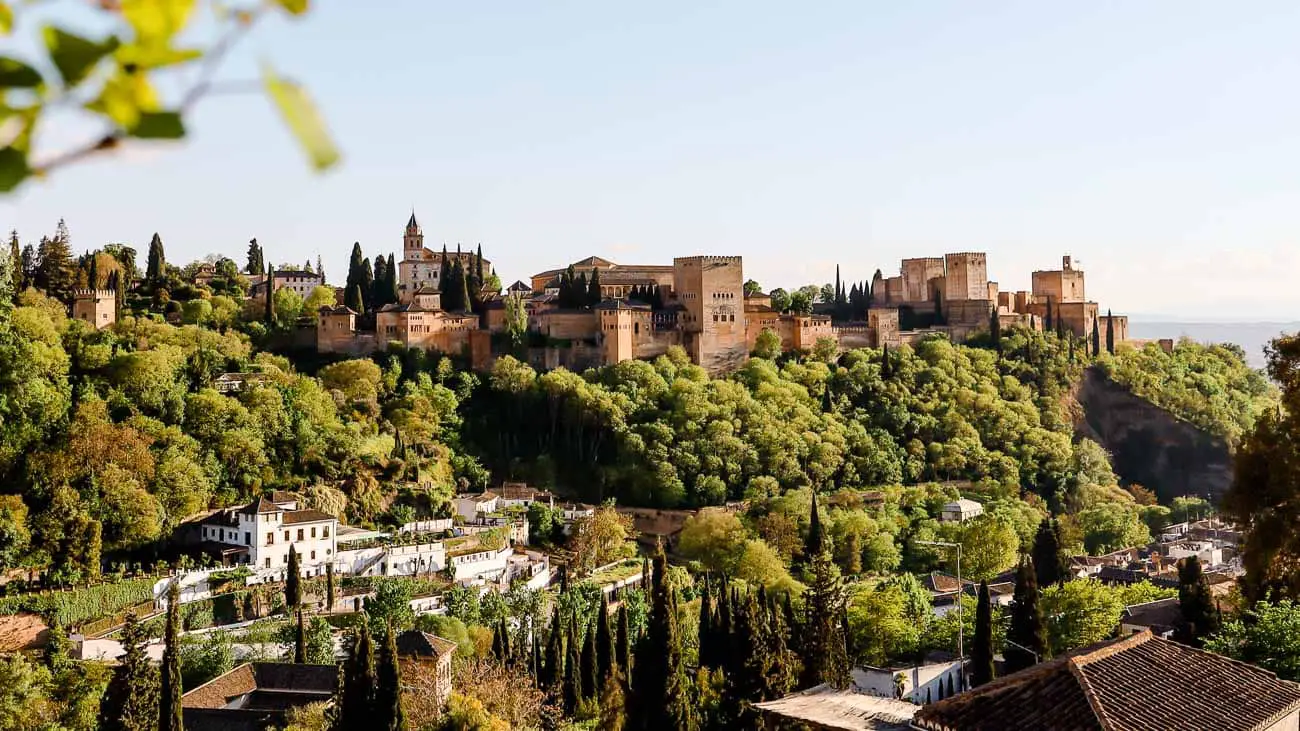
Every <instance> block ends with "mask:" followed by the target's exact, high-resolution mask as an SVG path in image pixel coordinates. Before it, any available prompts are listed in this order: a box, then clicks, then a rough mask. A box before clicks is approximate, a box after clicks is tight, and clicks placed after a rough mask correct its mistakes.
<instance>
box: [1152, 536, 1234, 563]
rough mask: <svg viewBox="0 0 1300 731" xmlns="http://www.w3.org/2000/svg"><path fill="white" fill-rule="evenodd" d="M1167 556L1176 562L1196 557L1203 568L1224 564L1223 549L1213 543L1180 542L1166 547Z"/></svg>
mask: <svg viewBox="0 0 1300 731" xmlns="http://www.w3.org/2000/svg"><path fill="white" fill-rule="evenodd" d="M1164 549H1165V555H1166V556H1168V557H1169V558H1172V559H1174V560H1175V561H1177V560H1181V559H1184V558H1187V557H1189V556H1195V557H1196V558H1197V559H1198V560H1199V561H1200V562H1201V565H1202V566H1218V565H1220V564H1222V563H1223V549H1222V548H1219V547H1218V546H1216V545H1214V543H1213V542H1211V541H1179V542H1177V543H1170V544H1168V545H1166V546H1164Z"/></svg>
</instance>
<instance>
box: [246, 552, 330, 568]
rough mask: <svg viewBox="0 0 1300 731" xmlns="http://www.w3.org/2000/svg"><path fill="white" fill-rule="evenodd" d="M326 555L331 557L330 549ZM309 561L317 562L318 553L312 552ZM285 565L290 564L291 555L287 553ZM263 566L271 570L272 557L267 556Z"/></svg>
mask: <svg viewBox="0 0 1300 731" xmlns="http://www.w3.org/2000/svg"><path fill="white" fill-rule="evenodd" d="M325 555H326V556H328V555H330V549H328V548H327V549H325ZM309 560H311V561H315V560H316V552H315V551H312V552H311V558H310V559H309ZM284 563H289V554H287V553H286V554H285V555H284ZM262 565H263V566H264V567H266V568H268V569H269V568H271V557H270V556H267V557H266V560H265V561H263V562H262Z"/></svg>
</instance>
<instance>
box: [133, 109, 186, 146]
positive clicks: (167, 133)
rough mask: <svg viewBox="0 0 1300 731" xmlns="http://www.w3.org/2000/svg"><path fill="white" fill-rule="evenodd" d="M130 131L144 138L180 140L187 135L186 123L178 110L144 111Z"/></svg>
mask: <svg viewBox="0 0 1300 731" xmlns="http://www.w3.org/2000/svg"><path fill="white" fill-rule="evenodd" d="M130 133H131V136H132V137H139V138H140V139H144V140H178V139H180V138H182V137H184V136H185V123H184V122H183V121H181V115H180V114H179V113H177V112H142V113H141V114H140V121H139V122H137V123H136V125H135V126H134V127H132V128H131V130H130Z"/></svg>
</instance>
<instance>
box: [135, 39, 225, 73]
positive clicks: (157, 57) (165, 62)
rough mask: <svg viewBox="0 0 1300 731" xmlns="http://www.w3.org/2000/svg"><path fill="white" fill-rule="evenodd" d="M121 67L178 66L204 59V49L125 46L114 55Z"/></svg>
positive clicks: (156, 67)
mask: <svg viewBox="0 0 1300 731" xmlns="http://www.w3.org/2000/svg"><path fill="white" fill-rule="evenodd" d="M113 57H114V58H116V59H117V62H118V64H119V65H122V66H135V67H136V68H139V69H145V70H147V69H158V68H162V67H164V66H178V65H180V64H183V63H189V62H190V61H194V60H197V59H200V58H203V51H202V49H198V48H169V47H167V46H158V45H149V46H142V45H139V44H136V43H132V44H129V45H124V46H122V47H121V48H119V49H117V53H115V54H113Z"/></svg>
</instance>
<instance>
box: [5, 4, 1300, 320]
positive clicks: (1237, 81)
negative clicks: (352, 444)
mask: <svg viewBox="0 0 1300 731" xmlns="http://www.w3.org/2000/svg"><path fill="white" fill-rule="evenodd" d="M313 5H314V8H313V11H312V13H311V15H310V16H308V17H307V18H306V19H304V20H302V21H299V22H290V21H276V22H273V23H269V24H267V25H266V26H265V27H261V28H259V29H258V30H257V32H256V33H255V34H254V35H253V36H252V37H250V38H248V39H246V41H245V42H244V43H243V45H241V46H240V47H239V48H238V51H237V52H236V53H235V54H234V55H233V56H232V58H231V59H229V63H228V64H227V65H226V67H225V69H224V70H223V72H222V77H223V78H225V79H231V80H238V79H247V78H254V77H255V76H256V64H257V61H258V60H259V59H262V58H266V59H270V60H271V61H273V62H274V64H275V65H276V66H277V67H278V68H279V69H280V70H281V71H283V72H284V73H286V74H289V75H292V76H294V77H296V78H299V79H301V80H303V81H304V82H305V83H306V84H307V86H308V87H309V89H310V90H311V91H312V93H313V95H314V96H315V98H316V100H317V101H318V103H319V105H320V106H321V108H322V110H323V112H324V114H325V116H326V118H327V119H328V121H329V124H330V126H331V128H332V129H333V131H334V134H335V136H336V138H337V141H338V143H339V145H340V146H341V147H342V149H343V152H344V155H345V158H344V161H343V163H342V164H341V165H340V166H339V167H338V168H337V169H335V170H334V171H332V172H331V173H329V174H327V175H324V176H315V175H313V174H312V173H311V172H310V171H309V170H308V169H307V167H306V165H305V163H304V162H303V160H302V159H301V156H300V154H299V152H298V150H297V149H296V148H295V147H294V145H293V143H292V142H291V141H290V139H289V137H288V134H287V133H286V132H285V131H284V130H283V129H282V127H281V126H280V124H279V122H278V120H277V119H276V118H275V117H274V115H273V113H272V111H271V109H270V107H269V105H268V103H267V102H266V101H265V100H264V99H263V98H261V97H260V96H257V95H250V96H221V97H214V98H212V99H209V100H207V101H205V102H204V104H203V105H202V106H201V107H200V108H199V110H198V112H197V115H196V117H195V119H194V120H193V122H192V123H191V133H192V135H191V137H190V138H189V139H188V140H186V141H185V142H184V143H183V144H181V145H167V146H154V147H149V148H135V149H131V150H128V151H126V152H124V153H123V154H120V155H118V156H116V157H111V158H104V159H103V160H100V161H97V162H92V163H87V164H83V165H81V166H79V167H75V168H71V169H68V170H66V171H64V172H61V173H59V174H57V175H56V176H54V177H53V178H52V179H50V180H48V181H43V182H39V183H36V184H32V185H28V186H27V187H25V188H24V189H23V191H22V193H21V194H20V195H17V196H10V197H8V198H4V199H0V226H3V228H4V229H5V230H8V229H9V228H17V229H18V230H19V232H20V235H21V236H22V238H23V239H24V241H28V240H31V241H34V240H36V239H38V238H39V236H40V235H41V234H42V233H47V232H51V231H53V229H54V225H55V223H56V222H57V220H58V219H59V218H60V217H64V218H66V219H67V221H68V225H69V227H70V228H71V231H72V235H73V243H74V247H75V248H77V249H79V250H80V249H84V248H88V247H93V246H99V245H102V244H103V243H106V242H109V241H128V242H132V243H134V244H135V245H136V246H137V247H138V248H139V249H141V250H142V251H143V249H145V248H146V247H147V243H148V240H149V237H150V235H151V234H152V233H153V232H154V231H158V232H159V233H160V234H161V235H162V237H163V240H164V242H165V243H166V247H167V254H168V259H169V260H171V261H172V262H175V263H184V262H186V261H189V260H191V259H194V258H198V257H201V256H203V255H205V254H208V253H213V252H220V253H224V254H227V255H229V256H232V257H233V258H235V259H236V260H237V261H239V262H240V263H241V265H242V263H243V258H244V251H245V248H246V242H247V241H248V239H249V238H250V237H253V236H256V237H257V238H258V239H259V241H261V242H262V243H263V245H264V246H265V247H266V249H267V255H268V257H269V258H270V259H272V260H274V261H277V262H280V261H291V262H301V261H303V260H305V259H308V258H311V259H312V260H313V261H314V260H315V258H316V256H317V254H320V255H321V256H323V257H324V260H325V265H326V268H327V270H328V271H329V273H330V275H331V279H334V280H341V278H342V276H343V274H344V272H345V269H346V261H347V256H348V252H349V250H350V248H351V244H352V242H353V241H360V242H361V245H362V247H363V249H364V250H365V252H366V254H367V255H371V254H374V253H379V252H382V253H384V254H387V253H389V252H397V254H398V258H399V259H400V258H401V253H400V250H401V233H402V227H403V224H404V223H405V222H406V219H407V216H408V215H409V213H410V210H411V207H412V206H414V208H415V211H416V214H417V215H418V217H419V219H420V222H421V223H422V224H423V226H424V231H425V235H426V241H427V242H428V244H429V245H430V246H432V247H435V248H436V247H439V246H441V245H442V243H443V242H444V241H445V242H446V243H447V244H448V245H449V246H451V247H453V248H454V247H455V245H456V243H457V242H461V243H463V244H464V245H465V246H467V247H468V246H474V245H476V244H478V243H480V242H481V243H482V245H483V251H484V255H485V256H487V257H488V258H489V259H491V260H493V262H494V263H495V264H496V266H497V268H498V271H499V272H500V274H501V277H502V279H503V280H505V282H506V283H509V282H510V281H512V280H514V279H517V278H526V276H527V275H529V274H532V273H534V272H536V271H539V270H542V269H547V268H551V267H555V266H560V265H563V264H565V263H567V262H569V261H573V260H575V259H578V258H581V257H584V256H587V255H590V254H598V255H601V256H604V257H607V258H610V259H613V260H614V261H621V262H627V263H661V262H662V263H666V262H668V261H669V260H670V258H671V257H672V256H674V255H678V256H680V255H691V254H702V253H713V254H739V255H743V256H744V257H745V270H746V274H747V275H749V276H751V277H753V278H755V279H757V280H758V281H759V282H760V283H761V284H762V285H763V286H764V287H767V288H771V287H775V286H785V287H795V286H798V285H800V284H804V283H808V282H814V281H815V282H825V281H830V280H831V279H832V278H833V277H834V272H835V265H836V264H837V263H838V264H840V265H841V267H842V269H843V271H844V273H845V277H846V278H853V279H866V278H869V277H870V276H871V274H872V272H874V271H875V269H876V268H880V269H882V270H883V271H884V272H885V273H886V274H887V275H888V274H895V273H897V271H898V266H899V259H901V258H903V257H906V256H925V255H940V254H942V253H944V252H950V251H971V250H976V251H987V252H988V254H989V268H990V277H991V278H993V279H995V280H997V281H999V282H1000V284H1001V286H1002V287H1003V289H1024V288H1028V285H1029V272H1030V271H1031V270H1033V269H1048V268H1056V267H1058V266H1059V264H1060V256H1061V254H1063V253H1069V254H1072V255H1073V256H1074V257H1075V258H1076V259H1077V260H1080V261H1081V262H1082V268H1084V269H1085V270H1086V271H1087V274H1088V280H1087V285H1088V293H1089V295H1090V296H1091V297H1092V298H1093V299H1096V300H1098V301H1099V302H1100V303H1101V305H1102V307H1103V308H1112V309H1114V311H1115V312H1116V313H1120V312H1130V313H1142V314H1162V315H1172V316H1179V317H1184V318H1205V317H1250V318H1255V319H1281V318H1286V319H1294V318H1295V316H1296V315H1297V313H1300V287H1297V286H1295V285H1294V284H1293V281H1294V279H1295V277H1296V272H1297V271H1300V252H1298V250H1297V249H1298V247H1297V243H1300V94H1297V88H1300V84H1298V83H1297V82H1300V41H1298V39H1300V4H1297V3H1295V2H1282V1H1277V2H1234V3H1225V2H1186V1H1181V2H1156V1H1144V2H1139V3H1126V2H1077V3H1060V2H1052V3H1045V2H980V3H973V2H950V3H945V2H906V3H884V2H863V1H862V0H843V1H835V2H832V1H831V0H819V1H818V2H810V3H792V2H782V3H777V2H760V1H756V0H745V1H744V2H741V1H739V0H737V1H734V2H730V1H729V2H706V3H701V2H676V1H667V0H665V1H661V2H657V3H640V4H633V3H610V2H596V1H595V0H593V1H591V2H558V1H548V2H504V1H501V2H468V3H466V2H460V3H451V2H432V1H430V0H383V2H345V1H344V0H318V1H317V2H315V3H313ZM68 6H69V3H66V2H65V3H56V4H55V7H56V8H60V7H62V8H68ZM71 10H75V4H74V7H73V8H72V9H71ZM60 12H65V13H66V12H69V10H66V9H65V10H62V11H60ZM79 20H81V19H80V18H66V21H67V22H69V23H70V24H72V25H74V26H75V25H76V24H77V22H78V21H79ZM19 32H20V34H22V35H23V36H27V37H31V36H34V34H35V32H36V31H35V28H34V27H33V26H32V25H31V24H28V25H27V26H26V27H20V28H19ZM24 47H25V44H24ZM82 133H84V130H83V129H82V128H80V127H78V126H77V125H76V124H75V123H71V122H63V123H59V124H55V125H52V126H51V127H50V128H49V129H48V130H46V134H45V137H44V138H43V139H42V140H41V143H40V144H41V145H42V146H43V148H44V149H46V150H57V149H60V148H63V147H66V146H68V145H70V144H72V143H73V142H75V141H76V140H77V139H78V137H79V135H80V134H82Z"/></svg>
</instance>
